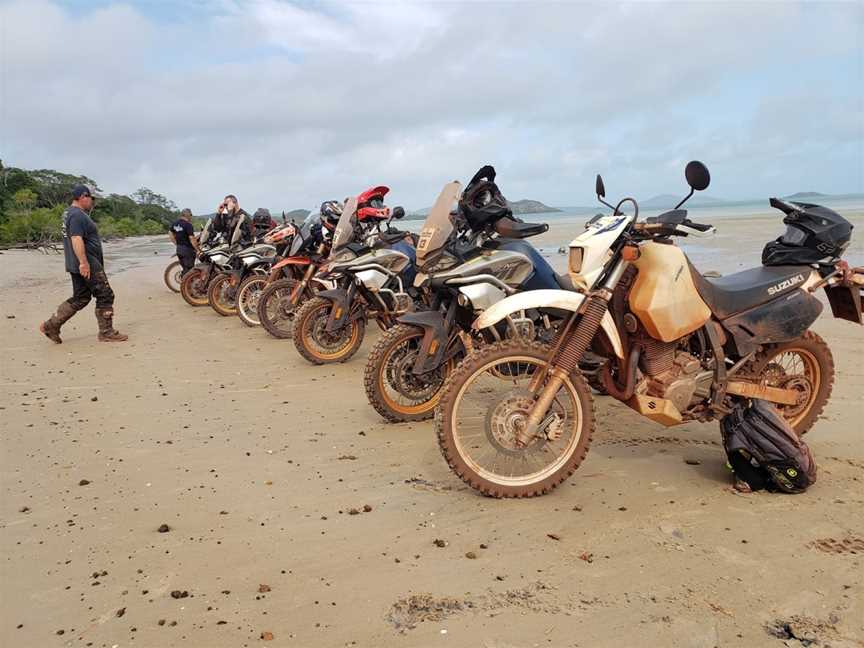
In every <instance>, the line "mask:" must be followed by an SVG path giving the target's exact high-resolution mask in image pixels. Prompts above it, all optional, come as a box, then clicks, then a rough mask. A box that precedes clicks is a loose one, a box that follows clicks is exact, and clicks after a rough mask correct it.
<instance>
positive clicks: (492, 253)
mask: <svg viewBox="0 0 864 648" xmlns="http://www.w3.org/2000/svg"><path fill="white" fill-rule="evenodd" d="M532 272H534V264H533V263H531V260H530V259H529V258H528V257H527V256H525V255H524V254H521V253H519V252H515V251H512V250H500V249H499V250H483V251H482V252H481V253H480V254H478V255H477V256H475V257H474V258H473V259H471V260H469V261H466V262H465V263H462V264H460V265H458V266H456V267H455V268H451V269H450V270H447V271H445V272H436V273H435V278H434V279H435V282H438V283H442V284H443V283H444V282H446V281H447V280H448V279H455V278H456V277H471V276H474V275H479V274H490V275H494V276H495V277H498V279H500V280H501V281H503V282H504V283H506V284H507V285H509V286H520V285H522V283H523V282H525V280H527V279H528V277H530V276H531V273H532Z"/></svg>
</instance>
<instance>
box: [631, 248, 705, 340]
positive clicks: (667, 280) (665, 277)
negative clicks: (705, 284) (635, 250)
mask: <svg viewBox="0 0 864 648" xmlns="http://www.w3.org/2000/svg"><path fill="white" fill-rule="evenodd" d="M639 251H640V255H639V258H638V259H636V261H633V265H634V266H636V268H637V269H638V270H639V274H637V275H636V281H635V282H634V283H633V287H632V288H631V289H630V296H629V303H630V310H631V311H632V312H633V314H634V315H635V316H636V317H637V318H639V321H640V322H642V326H644V327H645V330H646V331H647V332H648V335H650V336H651V337H653V338H655V339H657V340H662V341H663V342H674V341H675V340H677V339H679V338H681V337H683V336H685V335H687V334H688V333H692V332H693V331H695V330H696V329H698V328H700V327H701V326H702V325H703V324H705V322H707V321H708V320H709V319H710V317H711V309H710V308H708V305H707V304H706V303H705V302H704V301H702V298H701V297H700V296H699V292H698V291H697V290H696V285H695V284H694V283H693V277H692V276H690V270H689V269H688V264H687V257H686V256H684V252H682V251H681V249H680V248H678V247H677V246H675V245H672V244H664V243H655V242H653V241H652V242H648V243H643V244H642V245H641V246H639Z"/></svg>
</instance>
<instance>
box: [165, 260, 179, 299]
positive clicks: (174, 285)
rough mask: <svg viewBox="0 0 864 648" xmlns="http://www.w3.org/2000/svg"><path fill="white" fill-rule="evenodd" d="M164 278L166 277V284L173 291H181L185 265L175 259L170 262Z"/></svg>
mask: <svg viewBox="0 0 864 648" xmlns="http://www.w3.org/2000/svg"><path fill="white" fill-rule="evenodd" d="M163 278H164V279H165V285H166V286H168V288H169V289H170V290H171V292H175V293H176V292H180V282H181V281H182V280H183V266H181V265H180V262H179V261H174V262H173V263H169V264H168V267H167V268H165V274H164V275H163Z"/></svg>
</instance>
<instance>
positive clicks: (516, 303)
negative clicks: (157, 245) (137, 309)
mask: <svg viewBox="0 0 864 648" xmlns="http://www.w3.org/2000/svg"><path fill="white" fill-rule="evenodd" d="M685 176H686V178H687V181H688V183H689V184H690V189H691V190H690V193H689V194H688V196H687V197H686V198H685V199H684V200H682V201H681V203H679V204H678V206H677V207H676V208H675V209H674V210H671V211H669V212H665V213H663V214H660V215H659V216H655V217H652V218H649V219H644V220H643V219H640V217H639V207H638V203H637V202H636V201H635V200H634V199H632V198H624V199H622V200H621V201H619V202H618V203H617V205H613V204H610V203H608V202H606V200H605V187H604V186H603V182H602V179H601V178H600V177H599V176H598V177H597V186H596V192H597V196H598V199H599V201H600V202H601V203H602V204H604V205H607V206H608V207H609V208H610V210H611V213H609V214H605V215H604V214H598V215H597V216H595V217H594V218H592V219H590V220H589V221H588V222H587V223H586V225H585V232H584V233H583V234H581V235H580V236H578V237H577V238H576V239H575V240H574V241H573V242H572V243H571V244H570V248H569V257H568V272H567V274H559V273H557V272H555V271H554V270H553V268H552V267H551V266H550V264H549V262H548V261H547V260H546V259H545V258H544V256H543V255H542V254H541V253H540V252H539V251H538V249H537V248H536V247H534V246H533V245H532V244H531V243H530V242H529V241H528V240H527V239H529V238H531V237H533V236H536V235H538V234H541V233H543V232H546V231H547V230H548V225H546V224H538V223H528V222H524V221H522V220H520V219H519V218H517V217H515V216H514V215H513V213H512V211H511V209H510V207H509V204H508V202H507V201H506V199H505V198H504V196H503V195H502V193H501V191H500V189H499V188H498V185H497V184H496V173H495V169H494V168H493V167H491V166H484V167H482V168H481V169H480V170H479V171H478V172H477V173H476V174H475V175H474V176H473V177H472V178H471V180H470V181H469V182H468V183H467V185H465V186H464V188H463V186H462V184H461V183H460V182H458V181H454V182H450V183H448V184H446V185H445V186H444V187H443V189H442V190H441V192H440V194H439V196H438V198H437V200H436V201H435V203H434V205H433V207H432V208H431V210H430V211H429V213H428V216H427V217H426V219H425V221H424V223H423V225H422V228H421V230H420V234H419V235H418V234H415V233H412V232H410V231H408V230H406V229H401V228H400V227H399V221H400V220H401V219H402V218H403V217H404V215H405V212H404V210H403V209H402V208H401V207H396V208H394V209H392V210H391V209H390V208H388V207H387V206H386V205H385V204H384V199H385V196H386V194H387V193H388V191H389V190H388V188H387V187H384V186H377V187H373V188H370V189H368V190H367V191H364V192H363V193H361V194H360V195H358V196H356V197H352V198H348V199H346V200H345V201H328V202H326V203H323V204H322V206H321V208H320V209H315V210H312V212H311V213H310V214H309V216H308V217H307V218H306V219H305V220H304V221H303V222H302V223H293V222H291V223H284V224H283V225H281V226H279V227H276V228H275V229H273V230H271V231H269V232H267V233H266V234H264V235H262V236H260V237H259V238H258V239H257V240H256V241H255V242H254V243H253V244H252V245H248V246H246V247H243V248H236V247H232V246H231V245H229V244H228V243H226V242H224V241H222V240H218V239H217V240H215V241H211V242H210V244H209V245H208V246H206V248H204V249H203V250H202V252H201V254H200V257H199V261H198V263H197V264H196V265H195V267H194V268H193V269H192V270H190V271H188V272H187V273H186V274H185V275H183V276H182V278H181V277H180V276H179V274H177V270H176V268H172V267H169V268H168V269H167V270H166V273H165V278H166V283H168V285H169V286H171V285H172V283H175V282H176V283H175V286H174V288H176V289H177V290H178V291H179V292H180V293H181V294H182V296H183V299H184V300H185V301H186V302H187V303H188V304H189V305H191V306H206V305H210V306H211V307H212V308H213V309H214V310H215V311H216V312H217V313H219V314H220V315H224V316H230V315H234V314H236V315H238V316H239V317H240V319H241V320H242V321H243V322H244V323H245V324H247V325H249V326H258V325H260V326H262V327H263V328H264V329H265V330H266V331H267V332H268V333H269V334H270V335H272V336H274V337H276V338H290V339H292V340H293V343H294V345H295V347H296V349H297V351H298V353H299V355H300V356H301V357H303V358H304V359H305V360H307V361H309V362H310V363H312V364H315V365H323V364H330V363H341V362H346V361H348V360H349V359H350V358H351V357H352V356H354V354H355V353H356V352H357V350H358V349H359V348H360V346H361V344H362V342H363V339H364V336H365V331H366V327H367V325H368V324H369V322H370V321H374V322H375V323H376V324H377V325H378V326H379V327H380V328H381V329H382V331H383V333H382V334H381V335H380V336H379V337H378V340H377V341H376V343H375V344H374V346H373V347H372V349H371V350H370V352H369V355H368V357H367V361H366V366H365V370H364V372H363V384H364V388H365V390H366V394H367V397H368V400H369V403H370V404H371V405H372V407H374V408H375V410H376V411H377V412H378V413H379V414H380V415H381V416H382V417H383V418H384V419H386V420H387V421H391V422H403V421H419V420H424V419H430V418H433V417H434V419H435V428H436V432H437V438H438V442H439V446H440V448H441V451H442V453H443V455H444V458H445V459H446V460H447V462H448V464H449V465H450V467H451V468H452V469H453V471H454V472H455V473H456V474H457V475H458V476H459V477H460V478H461V479H463V481H465V482H466V483H468V484H469V485H470V486H472V487H473V488H475V489H477V490H478V491H480V492H482V493H484V494H486V495H491V496H496V497H530V496H534V495H540V494H543V493H546V492H548V491H550V490H552V489H553V488H555V487H556V486H557V485H559V484H560V483H561V482H563V481H564V480H565V479H566V478H567V477H568V476H569V475H571V474H572V473H573V472H574V471H575V470H576V468H578V466H579V465H580V463H581V462H582V460H583V459H584V457H585V455H586V453H587V451H588V447H589V445H590V442H591V437H592V434H593V430H594V426H595V421H594V414H593V399H594V397H595V395H598V394H600V395H608V396H611V397H613V398H615V399H617V400H619V401H621V402H623V403H625V404H626V405H627V406H629V407H631V408H632V409H634V410H635V411H637V412H638V413H639V414H642V415H643V416H645V417H647V418H649V419H651V420H653V421H655V422H657V423H660V424H661V425H664V426H671V425H677V424H680V423H684V422H687V421H692V420H698V421H708V420H711V419H714V418H721V417H722V416H724V415H725V414H728V413H729V412H730V411H731V408H733V407H734V406H735V404H736V403H737V402H740V401H741V400H742V399H752V398H760V399H764V400H767V401H769V402H771V403H773V404H775V405H776V406H777V407H778V409H780V410H781V412H782V413H783V416H784V417H786V420H787V421H788V422H789V424H790V425H791V426H792V427H793V428H794V429H795V432H796V433H798V434H803V433H804V432H806V431H807V430H809V429H810V427H811V426H812V425H813V424H814V422H815V421H816V419H817V418H818V416H819V414H820V413H821V411H822V409H823V408H824V406H825V404H826V402H827V400H828V397H829V396H830V392H831V386H832V383H833V371H834V365H833V359H832V357H831V352H830V349H829V348H828V346H827V344H826V343H825V342H824V341H823V340H822V339H821V338H819V336H818V335H816V334H815V333H814V332H812V331H810V330H809V328H810V325H811V324H812V323H813V321H814V320H815V319H816V317H817V316H818V315H819V312H820V311H821V302H819V300H818V299H817V298H816V297H814V296H813V295H812V292H813V290H814V286H815V287H816V288H823V287H824V288H825V289H826V291H828V296H829V300H832V308H833V309H834V312H835V315H836V316H838V317H844V318H845V319H850V320H852V321H857V322H858V323H860V322H861V302H860V291H861V283H862V282H864V273H862V272H861V271H860V269H850V268H849V267H848V265H843V263H844V262H842V261H841V260H840V255H841V254H842V252H843V251H844V250H845V248H846V246H847V245H848V241H849V238H850V237H851V229H852V228H851V225H849V224H848V222H846V221H845V220H844V219H843V218H842V217H841V216H839V215H838V214H836V213H834V212H830V210H825V208H822V207H818V206H815V205H805V204H803V203H788V202H785V201H776V203H775V202H773V201H775V199H772V205H774V206H775V207H778V209H780V210H781V211H783V212H784V214H786V215H787V218H789V217H790V214H791V215H798V216H800V214H802V213H812V212H813V210H814V209H815V208H817V207H818V210H825V211H827V212H830V219H833V220H832V222H834V223H835V224H836V225H837V228H835V230H836V231H834V234H832V236H833V239H831V237H830V236H829V237H828V239H830V240H833V241H834V243H836V246H835V247H836V249H832V250H828V251H827V252H826V251H825V250H824V249H821V251H820V254H822V258H821V259H820V260H819V261H818V262H815V261H813V260H811V259H809V258H806V252H807V245H808V243H803V242H801V241H798V242H797V248H800V249H801V250H802V252H801V253H800V254H799V256H798V257H797V258H796V257H795V256H794V252H795V249H797V248H796V247H795V242H794V241H792V239H791V238H790V242H789V247H790V248H793V255H792V256H791V257H789V258H785V259H783V261H784V262H783V263H775V264H770V263H768V264H763V265H762V266H760V267H757V268H753V269H751V270H747V271H744V272H742V273H736V274H735V275H730V276H729V277H723V278H719V279H716V278H710V277H705V276H703V275H701V274H700V273H699V272H698V271H697V270H696V269H695V268H693V267H692V265H691V264H690V263H689V261H688V260H687V258H686V256H685V254H684V252H683V251H681V249H680V248H679V247H677V246H676V245H675V244H674V238H675V237H684V236H704V235H708V234H710V233H711V232H712V231H713V228H712V227H711V226H708V225H703V224H699V223H694V222H693V221H691V220H690V219H689V218H688V217H687V210H685V209H681V205H682V204H683V202H684V201H686V200H687V198H689V197H690V196H692V195H693V192H694V191H697V190H702V189H704V188H706V187H707V186H708V183H709V180H710V176H709V174H708V170H707V168H705V166H704V165H702V164H701V163H699V162H691V163H690V164H689V165H688V166H687V169H686V173H685ZM625 208H628V213H626V214H625V213H624V212H625ZM808 210H809V211H808ZM818 210H817V211H818ZM819 216H820V217H823V216H825V214H824V213H823V212H819ZM835 217H836V218H835ZM838 219H839V220H838ZM793 220H794V218H793ZM804 220H805V219H803V218H798V224H801V223H803V222H804ZM784 222H786V221H784ZM843 223H845V224H846V225H847V226H848V231H847V232H846V235H845V242H844V241H843V240H842V239H843V236H844V234H843V231H846V230H843V227H844V226H843ZM837 232H840V233H839V234H838V233H837ZM799 234H800V233H799ZM789 236H792V235H789ZM781 239H782V237H781ZM781 239H778V241H780V240H781ZM825 241H826V237H824V236H823V237H822V239H820V240H819V241H818V243H819V244H820V245H821V246H823V248H824V246H825V245H827V243H826V242H825ZM810 243H812V241H811V242H810ZM802 254H803V255H804V256H802ZM834 301H836V302H837V303H838V304H840V305H839V306H837V307H836V308H835V304H834ZM844 308H845V310H844ZM838 313H839V314H838Z"/></svg>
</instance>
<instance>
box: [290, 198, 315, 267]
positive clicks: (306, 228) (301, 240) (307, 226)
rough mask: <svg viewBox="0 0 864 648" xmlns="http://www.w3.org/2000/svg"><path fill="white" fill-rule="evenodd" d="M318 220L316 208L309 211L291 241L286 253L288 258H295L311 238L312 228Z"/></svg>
mask: <svg viewBox="0 0 864 648" xmlns="http://www.w3.org/2000/svg"><path fill="white" fill-rule="evenodd" d="M320 218H321V214H319V213H318V209H317V208H313V209H310V210H309V215H308V216H307V217H306V220H304V221H303V222H302V223H301V224H300V227H299V228H298V229H297V236H295V237H294V240H293V241H291V249H290V250H289V251H288V256H296V255H297V254H299V253H300V250H301V249H302V248H303V245H304V244H305V243H306V241H308V240H309V238H310V237H311V236H312V228H313V227H314V226H315V223H317V222H318V221H319V220H320Z"/></svg>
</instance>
